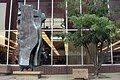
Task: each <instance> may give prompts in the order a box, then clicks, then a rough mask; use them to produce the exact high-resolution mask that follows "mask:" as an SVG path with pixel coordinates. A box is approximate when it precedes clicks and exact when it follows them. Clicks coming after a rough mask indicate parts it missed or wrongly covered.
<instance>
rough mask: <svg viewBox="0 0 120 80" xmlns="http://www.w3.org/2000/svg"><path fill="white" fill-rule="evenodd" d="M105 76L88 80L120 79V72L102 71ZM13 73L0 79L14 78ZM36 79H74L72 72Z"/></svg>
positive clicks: (25, 79)
mask: <svg viewBox="0 0 120 80" xmlns="http://www.w3.org/2000/svg"><path fill="white" fill-rule="evenodd" d="M102 75H103V76H104V77H105V78H101V79H90V80H120V73H102ZM15 78H16V76H14V75H0V80H16V79H15ZM22 80H36V79H27V77H26V78H24V79H22ZM37 80H74V79H73V77H72V74H65V75H63V74H62V75H42V76H41V78H39V79H37Z"/></svg>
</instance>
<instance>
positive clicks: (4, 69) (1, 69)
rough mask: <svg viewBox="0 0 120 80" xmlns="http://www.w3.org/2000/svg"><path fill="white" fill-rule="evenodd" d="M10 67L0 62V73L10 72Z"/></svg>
mask: <svg viewBox="0 0 120 80" xmlns="http://www.w3.org/2000/svg"><path fill="white" fill-rule="evenodd" d="M11 73H12V69H11V67H10V66H8V65H5V64H0V74H11Z"/></svg>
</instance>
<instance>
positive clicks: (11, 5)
mask: <svg viewBox="0 0 120 80" xmlns="http://www.w3.org/2000/svg"><path fill="white" fill-rule="evenodd" d="M23 4H30V5H33V8H34V9H40V10H41V11H42V12H43V13H45V15H46V21H45V23H44V24H43V25H42V41H43V46H44V47H45V53H46V55H47V57H48V58H47V60H46V61H44V63H42V64H43V65H42V66H39V67H37V68H36V70H43V71H44V72H45V74H56V73H63V74H64V73H71V72H72V69H73V68H88V69H89V72H93V71H94V67H93V64H92V62H91V60H90V58H89V56H88V54H87V51H86V49H85V48H84V47H79V48H76V47H75V46H74V45H73V43H65V42H64V40H63V39H62V38H61V37H57V36H55V34H56V33H69V32H75V31H76V30H77V29H75V28H74V27H73V26H72V24H70V23H69V22H68V14H69V13H68V11H67V5H68V4H67V2H66V3H65V2H63V0H0V12H1V13H0V64H6V65H10V66H11V67H12V69H13V70H18V69H19V66H18V57H19V54H18V44H17V26H19V22H20V20H19V19H20V16H19V13H20V6H21V5H23ZM60 4H64V5H65V7H64V8H60ZM119 5H120V1H119V0H110V1H109V5H108V6H109V7H110V10H115V9H117V8H119ZM80 11H84V10H83V8H82V7H80ZM112 16H113V17H114V18H113V19H114V20H116V21H117V22H119V21H120V14H119V12H118V13H117V12H116V13H115V14H114V15H112ZM119 46H120V39H119V38H117V40H115V41H114V42H112V44H111V45H110V46H109V48H108V49H107V48H106V44H105V47H104V48H103V50H104V53H103V55H105V56H106V58H107V61H106V62H104V63H103V65H102V68H101V70H100V72H117V71H120V47H119ZM89 49H90V50H91V51H93V52H94V46H93V45H91V46H90V47H89ZM93 56H94V54H93Z"/></svg>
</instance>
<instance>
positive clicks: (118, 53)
mask: <svg viewBox="0 0 120 80" xmlns="http://www.w3.org/2000/svg"><path fill="white" fill-rule="evenodd" d="M118 32H120V31H118ZM119 34H120V33H119ZM112 46H113V63H114V64H120V37H116V40H115V41H114V42H113V44H112Z"/></svg>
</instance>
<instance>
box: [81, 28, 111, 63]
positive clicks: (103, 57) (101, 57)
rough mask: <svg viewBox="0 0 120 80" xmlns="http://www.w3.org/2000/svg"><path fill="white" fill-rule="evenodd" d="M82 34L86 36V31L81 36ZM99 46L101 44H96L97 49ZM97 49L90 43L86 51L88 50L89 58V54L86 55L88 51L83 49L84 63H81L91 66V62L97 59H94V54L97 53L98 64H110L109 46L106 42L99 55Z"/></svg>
mask: <svg viewBox="0 0 120 80" xmlns="http://www.w3.org/2000/svg"><path fill="white" fill-rule="evenodd" d="M84 34H86V35H87V34H88V33H87V30H85V31H83V35H84ZM99 45H101V44H98V46H97V47H99ZM97 47H96V45H95V44H92V43H91V44H89V45H88V49H89V52H90V55H91V56H89V53H88V50H87V49H86V47H83V61H84V62H83V63H84V64H92V63H93V60H94V62H95V61H97V58H96V53H97V54H98V61H99V63H101V62H102V63H103V64H111V48H110V45H109V44H108V43H107V42H106V41H104V43H103V46H102V52H101V53H99V50H98V48H97ZM91 57H92V58H91Z"/></svg>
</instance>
